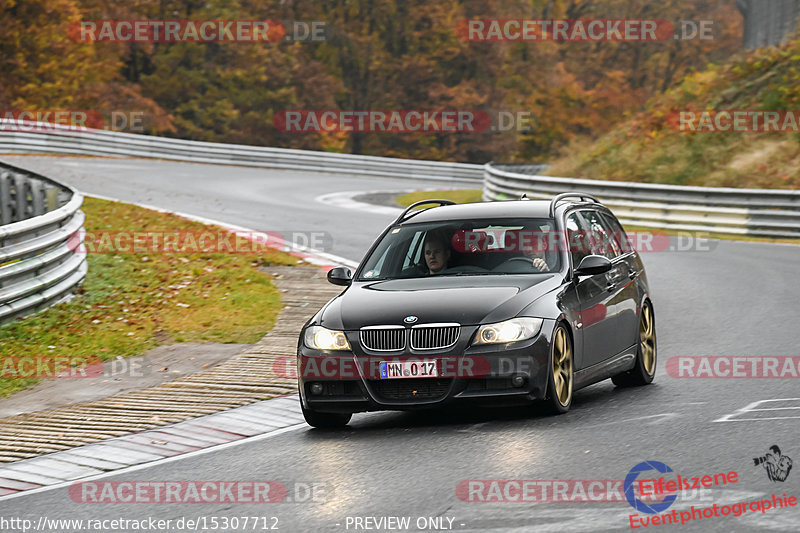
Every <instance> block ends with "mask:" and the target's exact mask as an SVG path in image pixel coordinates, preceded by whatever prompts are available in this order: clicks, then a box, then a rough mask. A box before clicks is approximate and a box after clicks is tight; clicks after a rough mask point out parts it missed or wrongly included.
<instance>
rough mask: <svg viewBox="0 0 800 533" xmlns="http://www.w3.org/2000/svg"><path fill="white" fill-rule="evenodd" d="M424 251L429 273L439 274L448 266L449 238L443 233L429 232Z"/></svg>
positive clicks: (423, 247)
mask: <svg viewBox="0 0 800 533" xmlns="http://www.w3.org/2000/svg"><path fill="white" fill-rule="evenodd" d="M422 253H423V254H424V256H425V266H426V267H427V268H428V275H431V276H432V275H435V274H439V273H440V272H442V271H443V270H444V269H446V268H447V264H448V262H449V261H450V245H449V239H447V238H446V237H445V236H444V234H442V233H435V232H429V233H428V234H427V235H426V236H425V242H424V243H423V246H422Z"/></svg>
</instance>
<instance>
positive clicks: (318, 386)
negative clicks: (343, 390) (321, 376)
mask: <svg viewBox="0 0 800 533" xmlns="http://www.w3.org/2000/svg"><path fill="white" fill-rule="evenodd" d="M322 390H323V388H322V383H312V384H311V394H314V395H320V394H322Z"/></svg>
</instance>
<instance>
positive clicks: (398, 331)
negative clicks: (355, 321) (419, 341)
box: [361, 326, 406, 352]
mask: <svg viewBox="0 0 800 533" xmlns="http://www.w3.org/2000/svg"><path fill="white" fill-rule="evenodd" d="M361 346H363V347H364V348H366V349H368V350H373V351H376V352H395V351H398V350H403V349H404V348H405V347H406V329H405V328H404V327H402V326H399V327H396V326H387V327H381V326H379V327H369V328H363V329H362V330H361Z"/></svg>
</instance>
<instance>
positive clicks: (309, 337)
mask: <svg viewBox="0 0 800 533" xmlns="http://www.w3.org/2000/svg"><path fill="white" fill-rule="evenodd" d="M303 344H305V345H306V347H307V348H313V349H315V350H349V349H350V343H349V342H347V337H345V336H344V333H343V332H341V331H334V330H332V329H328V328H323V327H322V326H311V327H310V328H308V329H306V332H305V335H303Z"/></svg>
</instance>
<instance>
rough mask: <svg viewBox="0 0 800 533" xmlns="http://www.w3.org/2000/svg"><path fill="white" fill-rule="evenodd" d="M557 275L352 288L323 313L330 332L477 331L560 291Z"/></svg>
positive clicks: (408, 281) (443, 278)
mask: <svg viewBox="0 0 800 533" xmlns="http://www.w3.org/2000/svg"><path fill="white" fill-rule="evenodd" d="M561 283H562V278H561V276H560V275H557V274H551V275H530V274H528V275H519V276H515V275H505V276H441V277H430V278H414V279H397V280H385V281H372V282H366V283H363V282H362V283H354V284H353V285H352V286H350V287H349V288H348V289H347V290H346V291H345V292H344V293H342V294H341V295H340V296H338V297H336V298H334V299H333V300H332V301H331V302H330V303H329V304H328V306H326V308H325V309H324V310H323V311H322V313H321V316H320V324H321V325H323V326H325V327H328V328H331V329H344V330H356V329H359V328H361V327H364V326H375V325H386V324H397V325H402V324H403V319H404V318H405V317H407V316H416V317H417V321H416V323H417V324H431V323H441V322H457V323H459V324H461V325H464V326H467V325H477V324H482V323H484V324H485V323H491V322H499V321H501V320H506V319H509V318H512V317H514V316H517V315H518V314H519V312H520V311H522V310H523V309H524V308H525V307H527V306H528V305H530V304H531V302H533V301H534V300H536V299H537V298H539V297H541V296H542V295H544V294H546V293H548V292H550V291H552V290H554V289H556V288H558V287H560V286H561Z"/></svg>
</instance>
